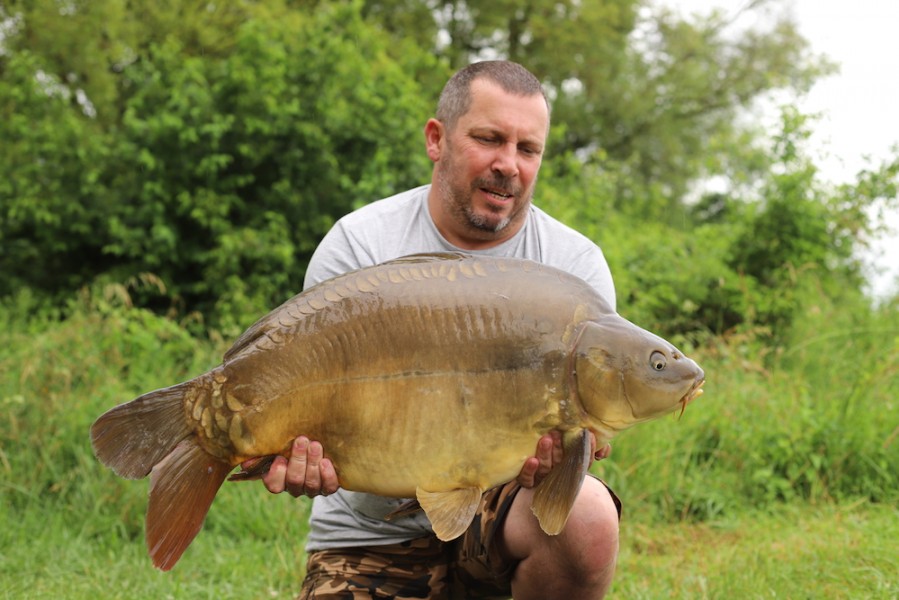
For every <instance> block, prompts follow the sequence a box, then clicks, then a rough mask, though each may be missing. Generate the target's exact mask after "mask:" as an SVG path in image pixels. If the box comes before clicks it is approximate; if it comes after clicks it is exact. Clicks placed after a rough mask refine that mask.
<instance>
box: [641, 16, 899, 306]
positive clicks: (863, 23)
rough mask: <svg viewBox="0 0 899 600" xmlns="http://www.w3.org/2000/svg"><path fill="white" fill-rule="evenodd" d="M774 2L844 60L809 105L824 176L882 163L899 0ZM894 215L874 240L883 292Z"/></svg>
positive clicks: (890, 117)
mask: <svg viewBox="0 0 899 600" xmlns="http://www.w3.org/2000/svg"><path fill="white" fill-rule="evenodd" d="M655 1H656V2H657V3H658V4H661V5H665V6H670V7H673V8H677V9H679V10H681V11H682V12H683V13H684V14H685V15H689V14H691V13H696V12H698V13H702V14H706V13H708V12H709V10H710V9H711V8H713V7H720V8H721V9H723V10H725V11H727V12H728V13H737V12H738V11H739V10H740V9H741V8H742V7H744V6H746V5H747V4H748V1H747V0H655ZM768 6H769V7H770V8H769V9H768V10H773V11H775V12H779V11H790V12H791V13H792V14H793V15H794V16H795V18H796V22H797V23H798V24H799V29H800V31H801V33H802V34H803V35H804V36H805V37H806V39H808V40H809V42H810V43H811V46H812V49H813V51H815V52H817V53H821V54H824V55H826V56H828V57H829V58H830V59H831V60H833V61H835V62H836V63H838V64H839V65H840V72H839V73H838V74H837V75H834V76H832V77H829V78H826V79H822V80H821V81H820V82H818V84H816V85H815V87H814V89H812V91H811V93H810V94H809V97H808V98H807V99H806V101H805V102H804V103H803V104H802V105H801V108H802V109H803V111H804V112H806V113H821V114H822V116H821V118H820V119H819V121H818V122H817V123H816V125H815V135H814V136H813V138H812V142H813V143H814V144H815V146H814V149H815V151H814V153H813V154H812V156H813V157H815V159H816V164H817V165H818V166H819V167H821V176H822V177H824V178H826V179H828V180H830V181H833V182H837V183H839V182H844V181H852V180H853V179H854V176H855V174H856V173H857V172H858V171H859V170H861V169H862V168H864V167H865V166H868V165H869V164H871V163H867V162H865V157H869V158H871V159H873V161H874V162H873V164H874V165H876V164H879V163H880V162H881V160H884V159H886V158H888V157H889V156H890V148H891V147H892V146H894V145H896V144H899V36H897V34H896V29H897V27H899V2H897V1H894V0H853V1H852V2H846V1H845V0H771V1H770V2H769V3H768ZM747 24H748V25H751V24H752V23H751V21H750V22H749V23H747ZM819 152H820V154H819ZM818 156H821V159H820V160H819V159H818ZM878 159H880V160H878ZM890 221H891V224H892V228H893V231H892V233H891V234H890V235H888V236H886V237H884V238H883V239H881V240H879V241H878V243H877V244H876V247H875V248H874V253H875V255H874V257H873V261H874V263H875V266H876V267H878V268H880V269H886V271H887V272H886V273H883V274H881V275H880V276H877V277H872V287H873V289H874V292H875V293H876V294H884V293H886V292H887V290H893V291H895V287H894V286H895V283H896V279H897V278H899V210H897V211H896V212H894V214H892V215H891V218H890Z"/></svg>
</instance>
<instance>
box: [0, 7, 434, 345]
mask: <svg viewBox="0 0 899 600" xmlns="http://www.w3.org/2000/svg"><path fill="white" fill-rule="evenodd" d="M76 12H77V11H76ZM57 18H58V19H59V20H61V21H63V22H66V19H67V17H66V16H65V15H59V16H58V17H57ZM229 33H230V34H231V35H232V40H231V42H230V44H229V45H228V46H227V47H224V48H220V49H219V51H218V53H217V54H214V55H212V56H208V55H195V54H193V53H192V52H191V51H190V50H189V48H190V46H189V44H190V43H191V41H192V40H190V39H186V40H185V39H179V38H178V37H176V36H175V35H171V36H168V37H166V38H164V39H162V40H160V41H158V42H156V41H150V42H148V44H147V46H146V47H145V48H143V49H141V52H140V53H139V54H138V55H137V56H136V57H135V60H134V61H133V62H131V63H130V64H128V65H127V66H125V67H123V68H122V69H121V72H120V73H119V75H118V78H117V80H116V84H117V89H118V94H119V98H118V103H119V105H120V107H119V110H120V111H121V116H120V118H119V119H118V120H117V121H116V122H115V123H114V124H112V125H109V126H107V127H102V126H101V122H100V121H99V120H92V119H90V118H89V117H88V116H86V115H84V114H83V111H78V110H73V107H72V103H71V101H70V100H69V99H68V98H67V97H66V94H67V93H69V92H70V90H69V89H68V88H67V87H66V85H65V80H64V79H57V78H54V77H53V76H52V75H49V74H46V78H47V81H48V82H49V83H41V81H39V80H35V78H34V73H35V71H37V70H39V69H40V68H41V65H42V64H43V63H42V61H41V60H40V58H39V57H37V56H33V55H31V54H29V53H28V52H27V51H25V50H23V51H19V52H15V53H13V54H12V57H11V58H10V60H9V61H8V62H7V64H6V65H5V68H4V69H3V75H4V78H5V79H7V80H8V81H11V83H13V85H12V86H6V87H4V88H3V89H4V90H8V92H7V93H8V94H9V95H10V96H11V97H10V98H8V99H5V100H4V99H3V98H0V106H3V107H5V108H4V114H6V115H14V116H15V118H13V119H10V120H9V121H7V120H4V123H6V124H5V125H4V127H6V128H10V129H12V130H11V131H8V132H4V134H5V135H4V138H6V137H7V135H6V134H8V137H9V138H10V139H13V140H18V141H17V142H16V144H15V147H14V148H13V150H14V154H13V155H12V156H11V158H10V160H6V161H0V162H2V164H0V175H2V178H3V180H4V183H3V188H2V189H0V191H2V192H3V205H2V206H3V212H4V215H3V217H4V218H3V219H2V225H0V240H2V241H3V243H4V249H5V250H7V251H5V252H4V253H3V258H2V259H0V260H2V267H3V269H2V271H0V278H2V281H0V285H2V287H4V288H6V289H15V288H16V287H20V286H32V287H35V288H37V289H40V290H42V291H44V292H49V293H59V294H61V295H63V296H64V295H66V294H68V293H71V291H72V290H73V289H76V288H77V287H78V286H81V285H84V284H87V283H89V282H90V281H91V279H92V278H93V277H96V276H103V277H104V278H106V279H108V280H111V281H118V282H124V281H126V280H127V279H128V278H130V277H133V276H135V275H136V274H138V273H146V272H149V273H153V274H154V275H155V276H157V277H158V278H160V279H161V280H162V281H163V282H164V283H165V285H166V288H167V292H168V295H169V296H170V297H173V298H175V299H176V300H177V301H178V302H180V303H182V304H183V305H184V306H186V307H188V308H189V309H196V310H199V311H201V312H203V313H205V314H207V315H208V316H209V317H210V318H211V321H212V324H214V325H217V326H219V327H221V328H223V329H225V330H227V331H228V332H231V333H234V332H235V331H237V330H239V329H240V328H241V327H243V326H246V325H247V324H248V320H251V319H252V318H255V316H258V314H260V313H261V312H264V311H265V310H266V309H267V308H269V307H271V306H272V305H274V304H277V303H279V302H280V301H282V300H283V299H284V298H285V297H287V296H289V295H291V294H292V293H293V292H295V291H296V290H297V289H298V288H299V287H300V285H301V282H302V276H303V272H304V270H305V264H306V262H307V261H308V258H309V256H310V255H311V253H312V250H313V249H314V247H315V245H316V243H317V240H318V239H320V237H321V236H322V235H323V234H324V233H325V231H327V229H328V228H329V227H330V225H331V224H332V223H333V221H334V220H335V219H336V218H337V217H339V216H341V215H343V214H344V213H346V212H348V211H349V210H351V209H352V208H354V207H355V206H357V205H358V204H360V203H364V202H367V201H370V200H372V199H375V198H378V197H382V196H385V195H388V194H390V193H392V192H395V191H398V190H399V189H403V188H405V187H409V186H411V185H416V184H418V183H420V182H421V181H422V180H423V179H424V177H425V175H426V166H427V165H426V162H427V161H426V158H425V157H424V155H423V154H422V153H420V152H419V151H418V149H419V147H420V139H419V136H420V132H419V131H418V128H419V127H420V123H422V122H423V121H424V119H425V116H426V115H427V112H428V110H427V108H426V104H425V102H424V99H423V98H422V95H421V93H420V91H419V89H418V86H417V84H416V83H415V82H414V81H413V80H411V79H410V78H409V76H408V75H407V74H406V73H405V72H404V66H403V64H402V63H400V62H397V61H396V60H394V59H392V58H389V57H388V55H387V53H386V47H387V41H386V38H384V36H382V35H380V34H379V33H378V32H377V31H376V30H374V29H373V28H372V27H370V26H368V25H366V24H365V23H364V22H363V21H362V20H361V18H360V16H359V14H358V7H356V6H355V5H352V4H347V5H338V6H336V7H332V8H329V9H322V10H318V11H316V12H315V13H314V14H304V13H299V12H290V11H287V10H286V9H284V10H282V11H281V12H278V13H275V14H272V15H269V16H268V17H267V18H262V17H259V18H250V19H248V20H247V21H246V22H245V23H243V24H241V25H240V26H239V27H236V28H235V29H233V30H230V31H229ZM420 62H421V61H420V59H416V64H418V63H420ZM47 89H50V90H59V92H58V93H47V91H46V90H47ZM64 92H65V93H64ZM21 107H26V111H24V112H23V111H22V109H21ZM413 157H417V158H413ZM35 260H41V261H45V260H48V261H50V262H49V265H48V266H49V267H50V268H48V269H46V270H41V271H40V272H36V270H34V269H31V268H29V266H28V265H29V264H30V263H33V262H34V261H35ZM59 275H64V277H63V278H59ZM135 299H136V300H137V301H139V302H140V303H141V304H145V305H151V306H152V305H154V304H156V305H159V304H160V302H161V303H162V308H166V304H167V302H168V301H167V300H166V299H165V298H159V297H158V294H154V295H151V296H150V297H136V298H135Z"/></svg>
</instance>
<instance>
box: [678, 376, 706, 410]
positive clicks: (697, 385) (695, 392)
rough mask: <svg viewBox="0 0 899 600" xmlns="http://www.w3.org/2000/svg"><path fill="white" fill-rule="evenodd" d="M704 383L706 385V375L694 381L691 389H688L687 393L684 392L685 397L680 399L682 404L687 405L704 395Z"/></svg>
mask: <svg viewBox="0 0 899 600" xmlns="http://www.w3.org/2000/svg"><path fill="white" fill-rule="evenodd" d="M703 385H705V377H701V378H699V379H697V380H696V381H694V382H693V385H692V386H690V389H689V390H687V393H686V394H684V396H683V398H681V399H680V404H681V406H684V407H686V406H687V404H689V403H690V402H692V401H694V400H696V399H697V398H699V397H700V396H702V394H703V392H704V390H703V389H702V386H703Z"/></svg>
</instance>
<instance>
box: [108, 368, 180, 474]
mask: <svg viewBox="0 0 899 600" xmlns="http://www.w3.org/2000/svg"><path fill="white" fill-rule="evenodd" d="M194 385H196V384H195V383H193V382H192V381H188V382H185V383H181V384H178V385H173V386H171V387H167V388H164V389H161V390H156V391H155V392H150V393H148V394H144V395H143V396H140V397H139V398H136V399H134V400H132V401H131V402H127V403H125V404H120V405H119V406H116V407H114V408H111V409H110V410H108V411H107V412H106V413H104V414H103V415H101V416H100V418H99V419H97V420H96V421H95V422H94V424H93V425H91V445H92V446H93V447H94V454H96V456H97V458H98V459H100V462H102V463H103V464H104V465H106V466H107V467H109V468H110V469H112V470H113V471H115V473H116V474H117V475H119V476H120V477H125V478H127V479H140V478H141V477H146V476H147V475H148V474H149V473H150V470H151V469H152V468H153V466H154V465H155V464H156V463H158V462H159V461H161V460H162V459H163V458H165V457H166V456H167V455H168V454H169V452H171V451H172V448H174V447H175V446H176V445H177V444H178V442H180V441H181V440H183V439H185V438H186V437H188V436H189V435H190V434H191V433H193V431H192V429H191V427H190V424H189V423H188V421H187V419H186V418H185V415H184V406H183V396H184V394H185V393H186V392H187V391H188V390H189V389H190V388H191V387H192V386H194Z"/></svg>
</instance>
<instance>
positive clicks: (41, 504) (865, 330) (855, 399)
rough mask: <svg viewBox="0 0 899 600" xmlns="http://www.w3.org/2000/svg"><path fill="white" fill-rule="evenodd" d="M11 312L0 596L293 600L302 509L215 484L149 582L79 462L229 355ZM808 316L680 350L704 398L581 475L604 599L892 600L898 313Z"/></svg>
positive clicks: (135, 542) (132, 510) (137, 552)
mask: <svg viewBox="0 0 899 600" xmlns="http://www.w3.org/2000/svg"><path fill="white" fill-rule="evenodd" d="M18 302H19V305H17V306H6V307H0V523H3V525H4V526H3V527H0V598H45V597H46V598H50V597H52V598H58V597H64V598H75V599H78V598H91V599H93V598H97V597H102V598H146V597H153V598H207V597H209V598H212V597H215V598H288V597H293V596H294V595H295V594H296V592H297V589H298V586H299V581H300V579H301V576H302V572H303V560H304V557H303V552H302V545H303V540H304V538H305V532H306V519H307V510H308V503H307V502H306V501H305V500H302V501H295V500H293V499H292V498H289V497H287V496H286V495H281V496H276V497H273V496H271V495H269V494H268V493H266V492H265V490H264V489H263V487H262V486H261V485H260V484H258V483H250V484H227V485H225V486H224V488H223V489H222V491H221V492H220V493H219V496H218V497H217V498H216V501H215V503H214V504H213V507H212V510H211V511H210V514H209V517H208V519H207V522H206V525H205V526H204V529H203V531H202V532H201V533H200V535H199V536H198V537H197V539H196V540H195V541H194V543H193V544H192V545H191V546H190V548H189V549H188V551H187V553H186V554H185V556H184V557H183V558H182V560H181V561H180V562H179V563H178V565H177V566H176V567H175V569H174V570H172V571H171V572H169V573H161V572H159V571H156V570H155V569H153V567H152V566H151V564H150V561H149V558H148V556H147V553H146V548H145V544H144V539H143V517H144V511H145V509H146V493H147V482H146V481H137V482H135V481H124V480H121V479H119V478H117V477H115V476H114V475H113V474H112V473H111V472H110V471H108V470H107V469H105V468H103V467H102V466H101V465H99V464H98V463H97V461H96V459H95V458H94V457H93V454H92V452H91V449H90V443H89V440H88V428H89V426H90V424H91V422H93V420H94V419H95V418H96V417H97V416H98V415H99V414H100V413H101V412H103V411H104V410H106V409H107V408H109V407H111V406H113V405H115V404H118V403H120V402H123V401H125V400H129V399H131V398H133V397H135V396H137V395H138V394H140V393H142V392H145V391H148V390H151V389H154V388H157V387H161V386H164V385H170V384H172V383H174V382H177V381H182V380H184V379H187V378H189V377H192V376H194V375H196V374H198V373H200V372H202V371H204V370H206V369H208V368H209V367H210V366H212V365H214V364H216V363H217V362H218V361H219V357H220V356H221V353H222V351H223V350H224V348H225V346H226V344H225V343H224V342H222V341H221V340H198V339H195V338H193V337H191V336H190V335H188V334H187V333H186V332H185V331H184V329H182V328H181V327H179V326H178V325H177V324H175V323H172V322H171V321H168V320H166V319H163V318H160V317H156V316H154V315H151V314H149V313H147V312H145V311H140V310H134V309H129V308H127V307H124V306H121V305H118V304H116V303H115V302H114V301H110V300H109V299H107V298H105V297H103V296H100V297H87V298H85V299H82V300H81V301H80V304H79V305H78V306H77V307H76V309H75V310H74V311H73V312H72V314H71V315H70V316H69V317H68V318H66V319H58V318H53V317H52V316H49V317H48V316H44V317H37V318H34V317H31V318H23V317H22V315H26V314H30V313H32V312H34V311H31V310H29V309H30V307H29V305H28V302H27V298H25V299H23V298H21V297H20V298H19V299H18ZM810 315H812V316H813V317H815V319H817V321H815V320H814V319H812V320H810V321H809V322H808V323H806V324H803V323H799V324H797V332H798V336H799V337H798V338H797V339H799V340H800V341H799V342H798V343H794V344H793V345H792V346H785V347H784V348H783V349H781V350H778V351H776V353H775V354H774V355H769V356H767V357H765V356H762V355H760V354H759V348H758V347H756V346H754V345H753V344H752V342H751V340H741V339H737V338H734V339H730V340H725V341H722V340H716V341H714V342H713V343H710V344H709V345H708V346H706V347H704V348H702V349H700V350H697V351H696V352H695V353H694V354H696V355H697V356H699V358H700V359H701V363H702V364H703V365H704V366H705V368H706V371H707V374H708V376H709V383H708V385H707V392H706V395H705V396H703V397H702V398H701V399H700V400H699V401H697V402H696V403H695V404H693V405H691V406H690V407H689V408H688V410H687V411H686V413H685V414H684V416H683V417H682V418H680V419H676V418H666V419H661V420H658V421H655V422H652V423H648V424H644V425H641V426H639V427H636V428H635V429H634V430H632V431H629V432H625V433H624V434H622V436H621V437H620V438H618V439H617V440H616V441H615V442H614V444H613V446H614V452H613V455H612V458H611V459H608V460H606V461H602V462H601V463H598V464H597V465H596V467H595V468H596V471H597V472H598V473H600V474H601V475H602V476H603V477H604V478H605V479H607V480H608V481H609V482H610V483H611V484H612V486H613V487H614V488H615V489H616V491H617V492H618V493H619V495H620V496H621V497H622V498H623V499H624V502H625V520H624V521H623V523H622V535H621V542H622V547H621V557H620V566H619V570H618V574H617V577H616V580H615V583H614V585H613V590H612V597H613V598H628V599H632V598H671V597H676V598H823V597H826V598H897V597H899V559H897V552H896V547H897V546H896V542H895V540H897V539H899V511H897V509H896V506H897V505H899V439H897V438H899V433H897V432H899V399H897V398H896V397H895V390H896V389H899V315H897V314H895V311H894V312H889V311H884V312H882V313H878V314H872V315H870V316H868V317H864V315H862V316H859V315H858V314H856V313H822V314H820V315H817V316H815V313H814V312H810ZM864 318H867V319H869V321H867V322H865V321H864V320H863V319H864ZM860 319H862V321H861V322H860V321H859V320H860ZM822 324H826V325H822ZM802 327H805V328H806V329H805V330H803V329H802Z"/></svg>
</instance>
